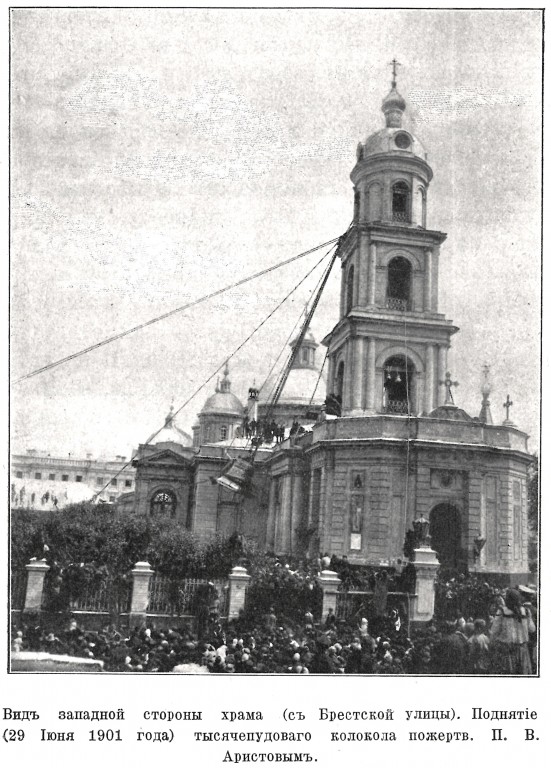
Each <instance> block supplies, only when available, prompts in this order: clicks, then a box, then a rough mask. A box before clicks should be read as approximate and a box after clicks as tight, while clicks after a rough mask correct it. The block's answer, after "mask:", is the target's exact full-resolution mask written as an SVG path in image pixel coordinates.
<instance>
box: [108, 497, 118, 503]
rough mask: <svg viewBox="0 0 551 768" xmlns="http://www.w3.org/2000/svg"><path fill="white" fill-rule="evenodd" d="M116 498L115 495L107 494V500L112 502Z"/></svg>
mask: <svg viewBox="0 0 551 768" xmlns="http://www.w3.org/2000/svg"><path fill="white" fill-rule="evenodd" d="M116 498H117V497H116V496H109V501H111V502H113V501H115V499H116Z"/></svg>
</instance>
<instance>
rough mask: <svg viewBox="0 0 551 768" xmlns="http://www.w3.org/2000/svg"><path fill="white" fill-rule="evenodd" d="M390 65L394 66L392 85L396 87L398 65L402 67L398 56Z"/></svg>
mask: <svg viewBox="0 0 551 768" xmlns="http://www.w3.org/2000/svg"><path fill="white" fill-rule="evenodd" d="M389 66H391V67H392V87H393V88H396V67H401V66H402V65H401V64H400V62H399V61H397V59H396V56H395V57H394V58H393V59H392V61H391V62H390V64H389Z"/></svg>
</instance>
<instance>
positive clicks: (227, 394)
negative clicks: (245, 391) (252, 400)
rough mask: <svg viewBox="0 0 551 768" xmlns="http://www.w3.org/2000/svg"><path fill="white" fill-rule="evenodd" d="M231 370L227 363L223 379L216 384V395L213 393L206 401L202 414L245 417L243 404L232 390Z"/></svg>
mask: <svg viewBox="0 0 551 768" xmlns="http://www.w3.org/2000/svg"><path fill="white" fill-rule="evenodd" d="M229 372H230V370H229V367H228V363H226V367H225V368H224V376H223V378H222V381H221V382H220V383H219V384H218V383H217V384H216V389H215V391H214V395H211V396H210V397H209V398H208V399H207V401H206V402H205V404H204V406H203V408H202V410H201V413H200V415H201V416H205V415H207V414H208V415H211V414H216V415H220V416H235V417H236V418H239V419H241V418H242V417H243V404H242V403H241V401H240V400H239V398H237V397H236V396H235V395H234V394H233V392H232V391H231V381H230V379H229Z"/></svg>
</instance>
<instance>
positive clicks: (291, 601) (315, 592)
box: [246, 557, 321, 621]
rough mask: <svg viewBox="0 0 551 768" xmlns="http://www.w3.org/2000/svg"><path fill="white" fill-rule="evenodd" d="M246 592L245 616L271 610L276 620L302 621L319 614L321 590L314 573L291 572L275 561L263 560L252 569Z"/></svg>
mask: <svg viewBox="0 0 551 768" xmlns="http://www.w3.org/2000/svg"><path fill="white" fill-rule="evenodd" d="M251 570H252V579H251V583H250V585H249V589H248V592H247V606H246V615H247V616H250V617H252V616H256V617H258V616H262V615H265V614H267V613H268V612H269V610H270V608H272V607H273V608H274V609H275V612H276V614H277V616H278V618H279V619H288V620H291V621H302V620H303V619H304V614H305V613H306V612H307V611H311V612H312V613H313V614H314V615H319V613H320V612H321V590H320V589H319V587H318V585H317V582H316V579H315V575H314V573H313V572H311V571H309V570H305V569H299V570H291V568H290V566H287V565H281V563H279V561H277V560H275V559H274V558H268V557H266V558H263V562H261V561H257V562H256V563H255V564H254V565H253V566H252V568H251Z"/></svg>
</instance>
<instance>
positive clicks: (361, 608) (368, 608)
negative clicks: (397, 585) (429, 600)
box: [336, 589, 411, 634]
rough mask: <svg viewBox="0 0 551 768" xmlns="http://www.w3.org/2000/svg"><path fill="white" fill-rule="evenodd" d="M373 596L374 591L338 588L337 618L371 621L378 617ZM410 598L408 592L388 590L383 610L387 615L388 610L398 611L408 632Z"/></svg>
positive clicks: (356, 621)
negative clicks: (384, 609)
mask: <svg viewBox="0 0 551 768" xmlns="http://www.w3.org/2000/svg"><path fill="white" fill-rule="evenodd" d="M373 596H374V592H366V591H362V590H344V589H343V590H339V591H338V592H337V608H336V616H337V620H340V621H346V622H349V623H359V622H360V621H361V619H363V618H366V619H367V620H368V621H370V622H371V621H372V620H373V619H376V618H377V617H380V614H378V612H377V608H376V606H375V603H374V600H373ZM410 599H411V595H410V594H409V592H388V593H387V599H386V611H385V616H387V617H388V615H389V612H390V611H392V610H396V611H398V615H399V616H400V619H401V621H402V624H403V625H405V627H406V630H407V632H408V634H409V622H410V615H411V606H410Z"/></svg>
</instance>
